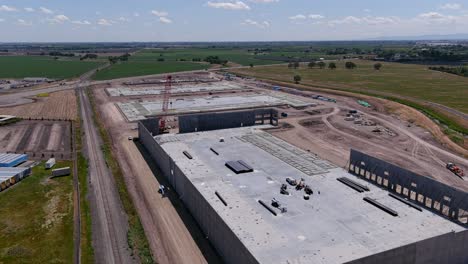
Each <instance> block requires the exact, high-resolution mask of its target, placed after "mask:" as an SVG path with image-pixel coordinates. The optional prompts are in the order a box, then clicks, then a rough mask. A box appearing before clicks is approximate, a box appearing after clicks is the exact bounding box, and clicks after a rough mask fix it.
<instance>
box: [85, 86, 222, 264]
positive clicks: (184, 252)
mask: <svg viewBox="0 0 468 264" xmlns="http://www.w3.org/2000/svg"><path fill="white" fill-rule="evenodd" d="M93 91H94V95H95V98H96V102H97V104H98V105H99V106H100V112H101V114H102V117H103V120H106V124H105V125H106V127H107V128H108V129H109V130H110V131H111V138H112V142H113V150H114V153H115V154H116V156H117V159H118V160H119V164H120V166H121V168H122V170H123V174H124V175H125V180H126V184H127V187H128V189H129V192H130V194H131V195H132V198H133V201H134V203H135V206H136V208H137V210H138V213H139V215H140V219H141V222H142V224H143V227H144V229H145V233H146V236H147V238H148V241H149V243H150V247H151V250H152V253H153V255H154V257H155V260H156V261H157V262H158V263H217V261H218V259H217V258H218V257H217V255H216V253H215V252H214V250H213V249H212V248H211V246H210V245H209V242H208V240H207V239H206V238H205V237H204V236H203V234H202V232H201V231H200V230H199V228H198V226H197V225H196V223H195V221H194V220H193V219H192V218H191V216H190V214H189V213H188V212H187V210H186V209H185V208H184V207H183V205H182V203H181V202H180V201H178V199H177V195H176V194H175V193H171V192H170V191H169V197H161V195H160V194H158V192H157V188H158V186H159V184H160V181H162V180H163V179H161V178H157V176H158V175H157V172H156V171H155V168H154V164H153V168H150V165H151V164H148V163H147V162H146V160H145V158H144V156H143V154H142V152H141V151H140V150H139V148H137V146H136V145H135V143H134V142H133V141H130V140H128V137H129V136H132V137H137V136H138V135H137V134H138V133H137V131H136V127H137V125H136V124H135V123H128V122H126V120H125V118H124V117H123V116H122V114H121V113H120V111H119V110H118V108H117V107H116V106H115V104H114V102H113V101H111V100H110V97H108V95H107V93H106V92H105V89H103V87H102V86H101V88H95V89H94V90H93ZM161 183H162V182H161ZM164 184H165V183H164Z"/></svg>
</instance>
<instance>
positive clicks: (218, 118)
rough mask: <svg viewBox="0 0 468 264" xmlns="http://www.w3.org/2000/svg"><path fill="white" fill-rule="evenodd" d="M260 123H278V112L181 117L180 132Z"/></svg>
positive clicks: (259, 111)
mask: <svg viewBox="0 0 468 264" xmlns="http://www.w3.org/2000/svg"><path fill="white" fill-rule="evenodd" d="M258 124H271V125H277V124H278V112H277V111H276V110H273V109H258V110H251V111H239V112H226V113H209V114H196V115H186V116H180V117H179V132H180V133H192V132H199V131H210V130H218V129H227V128H236V127H245V126H254V125H258Z"/></svg>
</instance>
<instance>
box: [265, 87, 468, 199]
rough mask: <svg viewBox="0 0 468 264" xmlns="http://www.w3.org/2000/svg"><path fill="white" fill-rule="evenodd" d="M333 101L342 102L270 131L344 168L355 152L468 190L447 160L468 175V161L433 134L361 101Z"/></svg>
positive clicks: (294, 116)
mask: <svg viewBox="0 0 468 264" xmlns="http://www.w3.org/2000/svg"><path fill="white" fill-rule="evenodd" d="M333 98H336V99H337V100H338V102H337V103H329V102H320V105H319V106H317V107H312V108H309V109H306V110H295V109H292V108H291V109H289V110H287V111H286V112H288V113H290V114H289V115H288V118H285V119H282V120H281V121H280V127H279V129H273V130H270V133H272V134H273V135H275V136H278V137H280V138H282V139H284V140H286V141H288V142H290V143H292V144H294V145H296V146H299V147H302V148H305V149H308V150H310V151H311V152H314V153H316V154H318V155H319V156H321V157H322V158H325V159H328V160H330V161H332V162H333V163H335V164H337V165H339V166H342V167H345V166H346V164H347V163H348V160H349V151H350V149H351V148H353V149H356V150H360V151H363V152H365V153H369V154H371V155H374V156H376V157H378V158H381V159H383V160H386V161H389V162H391V163H394V164H396V165H399V166H402V167H404V168H407V169H409V170H411V171H414V172H416V173H419V174H421V175H424V176H429V177H433V178H435V179H437V180H439V181H441V182H444V183H446V184H448V185H451V186H454V187H457V188H460V189H463V190H468V181H467V180H466V179H465V180H463V179H460V178H459V177H457V176H455V175H454V174H452V173H451V172H449V171H448V170H447V169H446V168H445V165H446V163H447V162H454V163H456V164H458V165H460V166H461V167H462V168H463V169H465V171H466V169H468V160H466V159H465V158H463V157H461V156H459V155H457V154H455V153H453V152H452V151H451V149H450V148H449V147H447V146H445V145H442V144H440V143H438V141H437V140H436V139H435V138H434V136H433V135H432V133H431V132H430V131H428V130H426V129H424V128H422V127H421V126H418V125H416V124H414V123H409V122H407V121H404V120H403V119H401V118H397V117H396V116H392V115H389V114H385V113H384V112H383V111H385V110H384V109H380V110H379V109H375V108H365V107H361V106H360V105H359V104H358V103H357V102H356V100H355V99H352V98H346V97H338V96H333ZM330 107H332V109H333V111H332V112H330ZM281 110H282V111H284V109H281ZM350 110H358V114H357V116H359V118H356V120H360V121H359V122H357V123H362V124H355V120H352V121H351V120H350V121H346V120H345V118H347V115H348V114H349V111H350ZM310 113H314V115H310ZM305 114H309V115H305ZM284 124H287V125H286V127H285V126H284Z"/></svg>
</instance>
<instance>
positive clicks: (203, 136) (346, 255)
mask: <svg viewBox="0 0 468 264" xmlns="http://www.w3.org/2000/svg"><path fill="white" fill-rule="evenodd" d="M92 91H93V96H94V98H95V101H96V105H97V106H98V110H99V112H100V115H101V117H102V120H103V121H104V123H105V126H106V128H107V129H108V130H109V133H110V136H111V138H112V139H113V147H114V149H116V150H117V159H118V160H119V163H120V164H121V167H122V169H123V171H124V175H125V177H126V182H127V185H128V186H127V187H128V188H129V191H130V193H131V195H132V196H133V198H134V199H133V200H134V201H135V203H136V208H137V209H138V210H139V211H140V217H141V221H142V224H143V226H144V228H145V233H146V234H147V236H148V239H149V242H150V246H151V249H152V250H153V252H154V254H155V257H156V259H158V260H159V261H160V262H161V263H174V262H185V261H189V260H190V261H191V263H207V262H208V263H210V262H216V261H213V259H215V260H220V259H221V260H222V261H223V262H226V263H345V262H350V263H376V262H377V261H379V262H380V261H383V263H427V262H431V261H442V262H448V263H466V262H467V261H468V255H467V253H466V250H464V245H465V243H466V242H465V241H467V239H468V232H467V229H466V228H467V226H468V200H467V198H466V197H467V196H466V192H467V191H468V181H467V178H466V177H465V175H464V170H465V169H466V168H468V161H467V160H466V159H465V158H464V157H463V155H464V153H463V151H460V150H459V149H457V147H455V146H453V145H450V144H447V143H446V142H443V141H441V139H440V138H437V137H436V135H437V133H434V131H433V130H432V129H433V127H431V126H424V124H426V123H430V122H432V121H431V120H429V119H428V118H427V117H425V116H424V115H422V114H421V115H418V114H417V113H413V112H410V111H407V112H403V110H405V109H400V112H399V113H395V112H392V113H390V112H388V109H389V107H387V105H385V104H386V102H383V100H380V99H375V100H373V99H369V100H367V101H363V100H360V99H359V98H354V97H348V96H343V95H336V94H335V95H331V94H327V93H324V92H313V91H299V90H295V89H290V88H288V87H278V86H274V85H270V84H268V83H263V82H260V81H257V80H252V79H245V78H239V77H232V76H230V75H229V76H228V77H227V75H221V74H216V73H213V72H210V73H197V74H180V75H176V76H164V77H163V76H161V77H154V78H146V79H136V78H135V79H131V80H123V81H122V80H116V81H112V82H103V83H100V84H96V85H94V88H93V89H92ZM416 112H417V111H416ZM135 142H136V144H135ZM161 184H164V185H166V187H167V189H168V194H167V195H168V197H172V198H171V199H170V201H167V200H166V201H164V200H159V198H157V197H158V196H160V195H161V194H158V186H161ZM163 192H164V191H163ZM182 204H183V207H184V208H186V209H181V206H180V205H182ZM174 208H177V209H174ZM142 212H143V213H142ZM167 221H170V222H171V224H170V225H169V224H168V222H167ZM153 234H154V235H153ZM176 238H177V239H176ZM162 241H164V242H162ZM203 241H205V242H203ZM161 243H164V244H165V247H164V248H161V247H158V245H159V244H161Z"/></svg>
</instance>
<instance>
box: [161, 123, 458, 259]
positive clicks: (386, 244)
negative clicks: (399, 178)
mask: <svg viewBox="0 0 468 264" xmlns="http://www.w3.org/2000/svg"><path fill="white" fill-rule="evenodd" d="M257 128H258V127H257ZM257 128H236V129H227V130H217V131H210V132H200V133H192V134H180V135H160V136H156V137H155V140H157V141H158V142H159V143H160V144H161V145H162V147H163V149H164V150H165V151H166V152H167V153H168V154H169V155H170V156H171V157H172V159H173V160H174V161H175V163H176V164H177V166H178V167H179V168H180V169H181V170H182V171H183V172H184V174H185V175H187V177H188V178H189V179H190V181H191V182H192V183H193V184H194V186H195V187H196V188H197V189H198V191H199V192H200V193H201V194H202V195H203V196H204V197H205V199H206V200H207V201H209V203H210V204H211V206H212V207H213V208H214V209H215V210H216V211H217V213H218V214H219V215H220V216H221V217H222V219H223V220H224V221H225V222H226V223H227V224H228V226H229V227H230V228H231V229H232V230H233V231H234V232H235V234H236V235H237V236H238V237H239V239H240V240H241V241H242V242H243V243H244V244H245V245H246V247H247V248H248V249H249V250H250V252H251V253H252V254H253V256H254V257H255V258H257V260H258V261H260V262H261V263H343V262H347V261H351V260H355V259H359V258H362V257H365V256H369V255H373V254H376V253H380V252H383V251H386V250H390V249H393V248H396V247H400V246H403V245H407V244H410V243H414V242H417V241H420V240H424V239H427V238H431V237H434V236H438V235H442V234H446V233H449V232H459V231H463V230H465V229H464V228H463V227H461V226H459V225H457V224H455V223H453V222H450V221H449V220H446V219H444V218H442V217H440V216H438V215H436V214H433V213H432V212H430V211H427V210H425V209H423V211H422V212H420V211H417V210H415V209H413V208H411V207H409V206H408V205H405V204H403V203H402V202H400V201H397V200H395V199H393V198H391V197H390V196H388V192H387V191H385V190H382V189H379V188H378V187H376V186H373V185H369V184H368V183H366V182H365V181H363V180H360V179H358V178H357V177H355V176H353V175H351V174H349V173H348V172H347V171H345V170H344V169H342V168H337V167H336V166H334V165H333V164H331V163H330V162H327V161H324V160H322V159H320V158H319V157H317V156H316V155H314V154H313V153H308V152H306V151H303V150H301V149H299V148H296V147H294V146H292V145H290V144H288V143H286V142H284V141H282V140H280V139H278V138H275V137H273V136H271V135H270V134H267V133H266V132H264V131H261V130H259V129H257ZM221 137H223V138H224V141H225V142H220V140H219V139H220V138H221ZM210 148H214V149H215V150H216V151H217V152H218V153H219V156H218V155H215V154H214V153H213V152H212V151H211V150H210ZM183 151H188V152H189V153H190V155H191V156H192V157H193V159H188V158H187V157H186V156H185V155H184V154H183ZM232 160H244V161H246V162H247V163H248V164H249V165H250V166H252V167H253V168H254V172H252V173H245V174H239V175H236V174H235V173H234V172H233V171H231V170H230V169H228V168H227V167H226V166H225V162H227V161H232ZM286 177H292V178H295V179H296V180H299V179H300V178H304V179H305V182H306V184H307V185H310V186H311V188H312V190H313V192H314V193H313V195H311V196H310V200H308V201H307V200H304V199H303V195H304V191H296V190H295V189H292V187H291V186H289V185H288V191H289V192H290V195H282V194H280V187H281V184H283V183H286V181H285V180H286ZM339 177H347V178H349V179H351V180H353V181H355V182H358V183H360V184H363V185H366V186H368V187H369V188H370V191H369V192H364V193H358V192H357V191H355V190H353V189H351V188H350V187H348V186H346V185H344V184H343V183H341V182H339V181H337V178H339ZM215 191H217V192H219V194H220V195H221V196H222V197H223V198H224V200H225V201H226V202H227V204H228V206H227V207H226V206H224V205H223V203H222V202H221V201H220V200H219V198H218V197H217V196H216V195H215ZM318 192H320V194H318ZM364 197H370V198H373V199H376V200H377V201H378V202H380V203H382V204H384V205H386V206H388V207H390V208H391V209H393V210H395V211H397V212H398V216H397V217H394V216H391V215H390V214H388V213H386V212H384V211H382V210H381V209H379V208H377V207H374V206H373V205H370V204H369V203H366V202H365V201H363V198H364ZM272 198H276V199H277V200H278V201H280V203H281V204H282V205H283V206H285V207H287V212H286V213H281V212H280V211H279V210H278V209H276V208H275V209H274V210H275V211H276V212H277V214H278V215H277V216H274V215H273V214H272V213H270V212H269V211H268V210H266V209H265V208H264V207H263V206H262V205H260V204H259V203H258V200H262V201H264V202H265V203H267V204H268V205H270V204H271V200H272Z"/></svg>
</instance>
